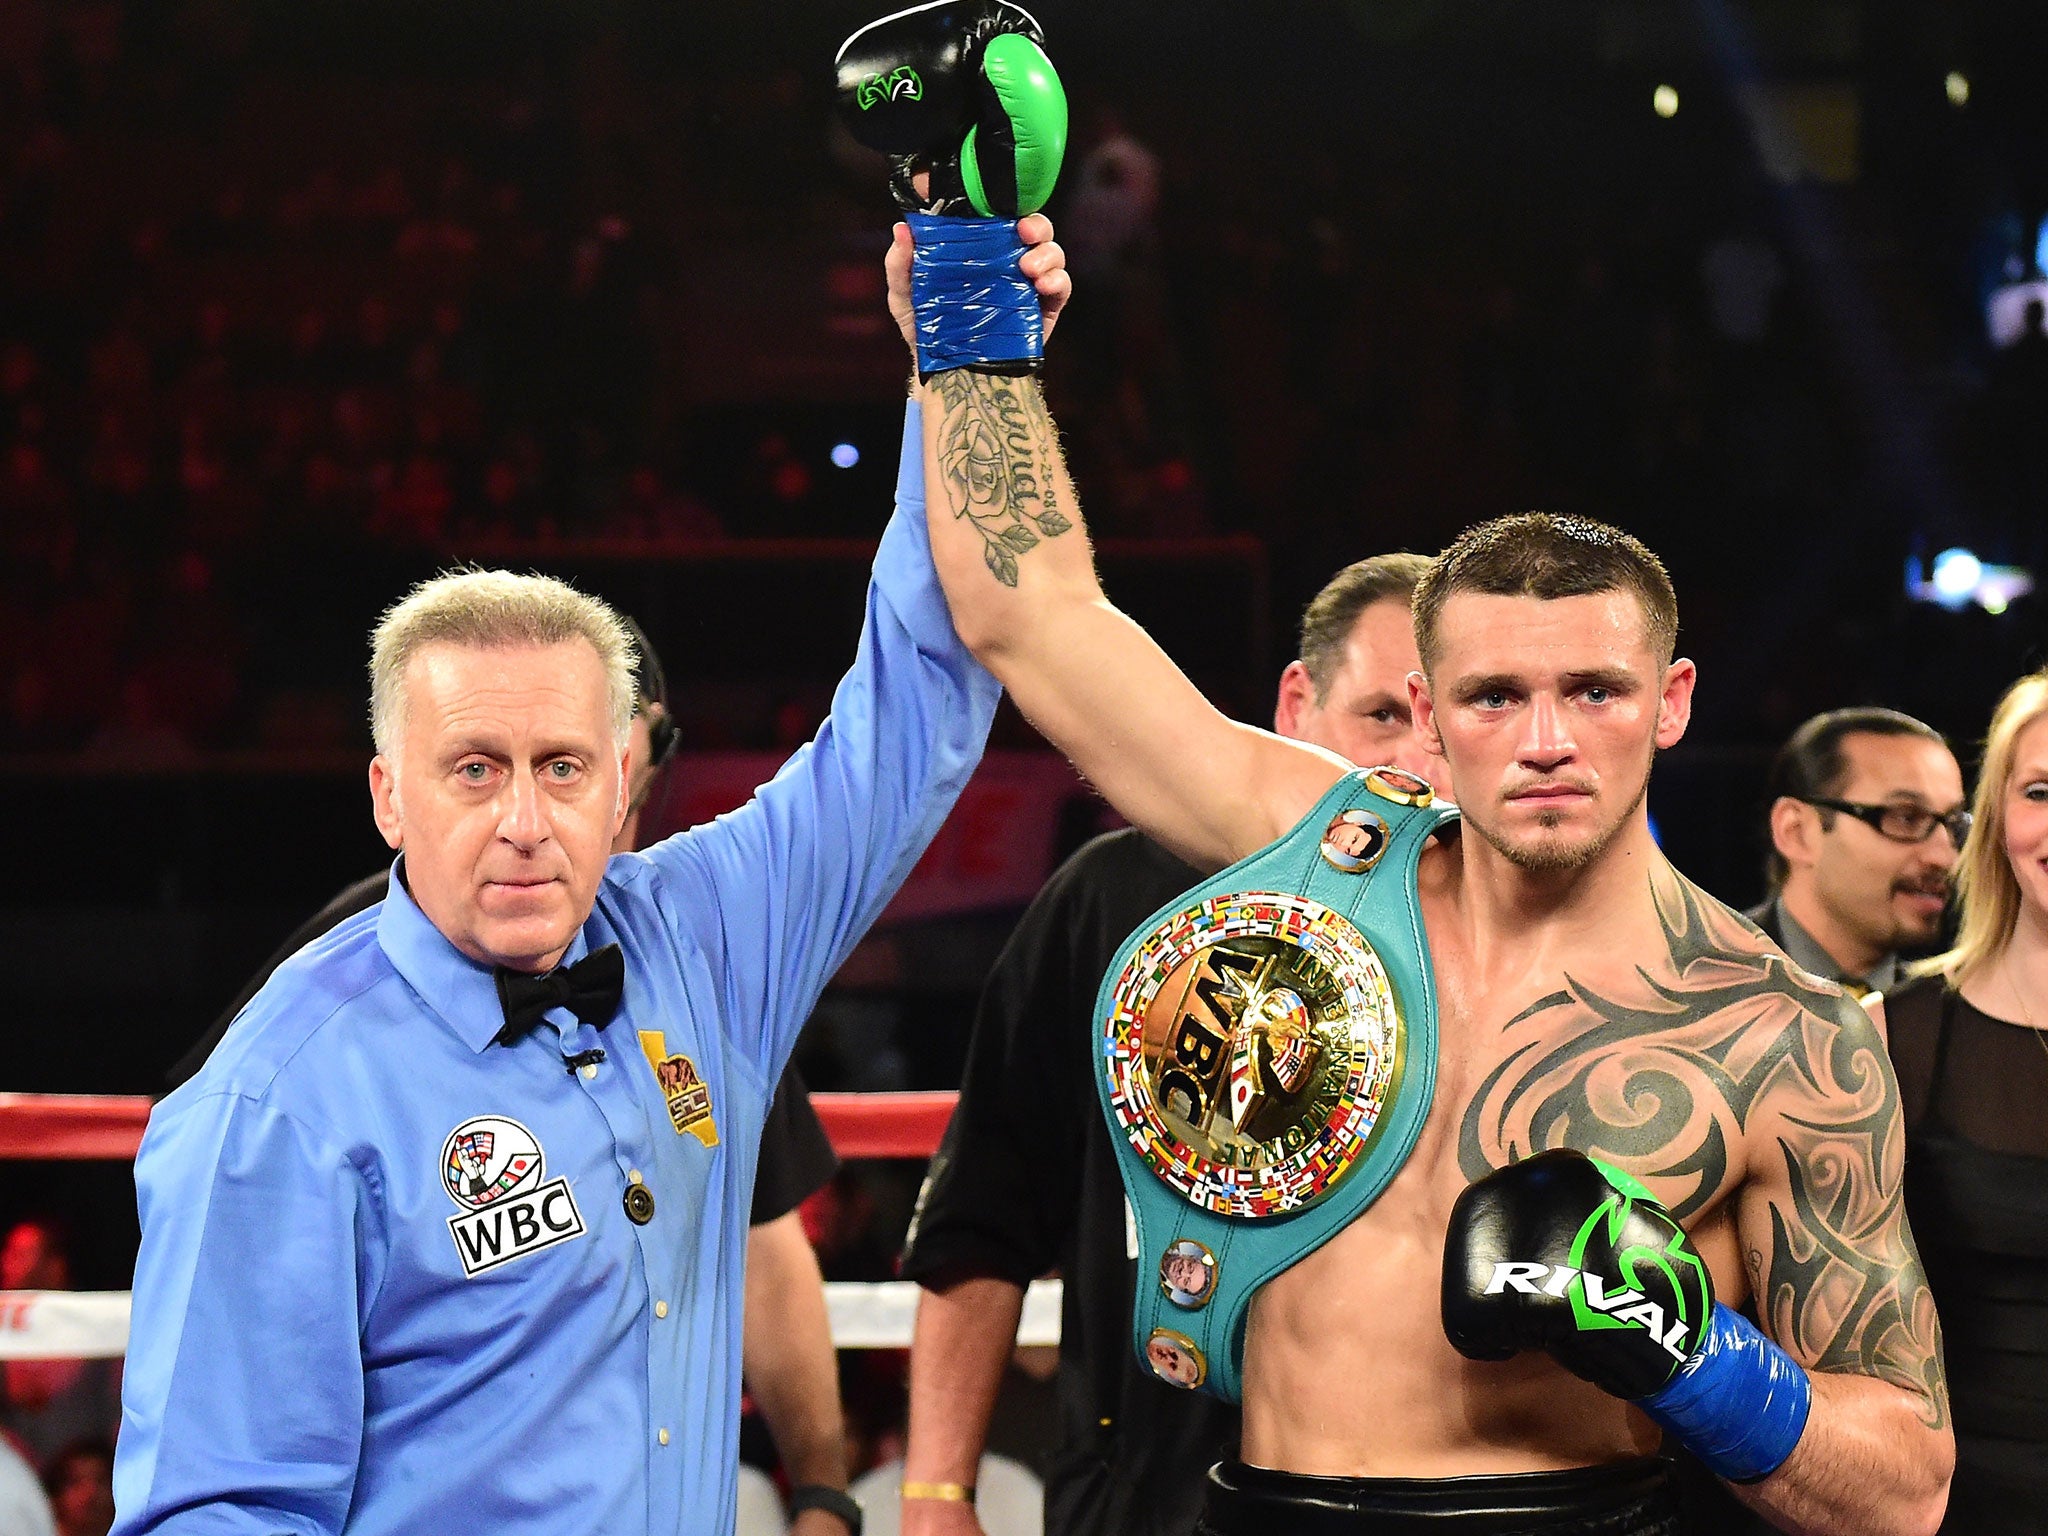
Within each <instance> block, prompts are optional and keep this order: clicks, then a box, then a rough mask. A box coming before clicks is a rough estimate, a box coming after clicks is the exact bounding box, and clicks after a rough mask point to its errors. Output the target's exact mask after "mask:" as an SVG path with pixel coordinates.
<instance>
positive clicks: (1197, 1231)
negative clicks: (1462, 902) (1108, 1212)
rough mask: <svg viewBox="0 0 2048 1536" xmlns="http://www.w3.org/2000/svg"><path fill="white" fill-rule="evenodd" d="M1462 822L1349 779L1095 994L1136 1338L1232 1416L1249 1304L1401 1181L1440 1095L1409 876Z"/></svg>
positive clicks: (1420, 794)
mask: <svg viewBox="0 0 2048 1536" xmlns="http://www.w3.org/2000/svg"><path fill="white" fill-rule="evenodd" d="M1456 815H1457V809H1456V807H1454V806H1449V805H1437V804H1435V803H1433V801H1432V798H1431V796H1430V792H1429V787H1428V786H1427V785H1426V784H1424V783H1423V782H1422V781H1421V780H1420V779H1417V778H1416V777H1415V776H1414V775H1412V774H1408V773H1404V772H1402V771H1401V770H1399V769H1394V768H1375V769H1371V770H1361V771H1358V772H1355V773H1350V774H1347V775H1345V777H1344V778H1342V779H1340V780H1339V781H1338V782H1337V783H1336V784H1335V785H1334V786H1333V787H1332V788H1331V789H1330V791H1329V793H1328V794H1326V795H1324V796H1323V798H1322V799H1321V800H1320V801H1318V802H1317V804H1316V807H1315V809H1314V810H1312V811H1310V812H1309V814H1308V815H1307V816H1305V817H1304V818H1303V819H1302V820H1301V822H1300V823H1299V824H1298V825H1297V826H1296V827H1295V828H1294V830H1293V831H1291V832H1289V833H1288V834H1287V835H1286V836H1285V837H1283V838H1281V839H1280V840H1279V841H1278V842H1276V843H1273V844H1271V845H1270V846H1268V847H1266V848H1263V849H1261V850H1260V851H1259V852H1257V853H1255V854H1253V855H1251V857H1249V858H1247V859H1242V860H1240V861H1239V862H1238V863H1236V864H1233V865H1231V866H1230V868H1228V869H1226V870H1224V871H1223V872H1222V873H1221V874H1218V875H1215V876H1213V877H1212V878H1210V879H1209V880H1206V881H1204V882H1203V883H1202V884H1200V885H1198V886H1196V887H1195V888H1194V889H1193V890H1192V891H1189V892H1188V893H1187V894H1186V895H1184V896H1181V897H1179V898H1178V899H1176V900H1175V901H1173V902H1172V903H1170V904H1169V905H1167V906H1166V907H1163V908H1161V909H1160V911H1159V912H1157V913H1156V914H1154V916H1153V917H1151V918H1150V919H1148V920H1147V921H1146V922H1145V923H1144V924H1143V925H1141V926H1140V927H1139V929H1138V930H1137V932H1135V933H1133V934H1132V935H1131V936H1130V938H1128V939H1126V940H1125V941H1124V943H1123V945H1122V946H1121V947H1120V948H1119V949H1118V951H1117V954H1116V959H1115V960H1114V962H1113V963H1112V964H1111V965H1110V968H1109V972H1108V974H1107V975H1106V976H1105V977H1104V978H1103V982H1102V989H1101V991H1100V992H1099V993H1097V995H1096V1001H1095V1012H1096V1018H1097V1019H1098V1020H1099V1021H1100V1026H1099V1027H1100V1032H1099V1036H1098V1039H1099V1043H1100V1046H1101V1050H1102V1055H1101V1057H1100V1069H1099V1070H1098V1071H1097V1073H1096V1086H1097V1090H1098V1092H1099V1093H1100V1095H1101V1098H1102V1108H1103V1113H1104V1114H1105V1115H1106V1116H1107V1117H1108V1119H1109V1127H1110V1140H1111V1141H1112V1142H1113V1143H1114V1144H1115V1146H1116V1151H1117V1163H1118V1167H1119V1169H1120V1170H1121V1172H1122V1174H1123V1179H1124V1189H1125V1191H1126V1192H1127V1193H1128V1194H1129V1196H1130V1201H1131V1208H1132V1211H1133V1213H1134V1214H1135V1218H1136V1222H1137V1242H1138V1280H1137V1287H1136V1291H1135V1297H1136V1305H1135V1308H1134V1315H1133V1317H1132V1323H1131V1326H1132V1340H1133V1342H1134V1344H1135V1345H1136V1347H1137V1350H1138V1354H1139V1357H1140V1358H1141V1359H1142V1360H1144V1361H1145V1363H1146V1365H1147V1366H1148V1367H1149V1368H1150V1369H1151V1371H1152V1372H1153V1373H1154V1374H1155V1375H1157V1376H1159V1377H1160V1378H1161V1379H1162V1380H1165V1381H1169V1382H1172V1383H1173V1384H1174V1385H1176V1386H1182V1387H1190V1388H1195V1387H1199V1388H1201V1389H1202V1390H1204V1391H1207V1392H1211V1393H1214V1394H1215V1395H1216V1396H1218V1397H1221V1398H1224V1399H1225V1400H1227V1401H1230V1402H1236V1401H1238V1400H1239V1397H1240V1394H1241V1383H1240V1374H1241V1372H1242V1369H1243V1362H1244V1329H1245V1318H1246V1315H1247V1314H1248V1313H1249V1312H1250V1310H1251V1302H1252V1297H1253V1295H1254V1294H1256V1293H1257V1291H1258V1289H1259V1287H1260V1286H1262V1285H1264V1284H1265V1283H1266V1282H1267V1281H1268V1280H1270V1279H1272V1278H1273V1276H1275V1275H1277V1274H1279V1273H1280V1271H1282V1270H1283V1269H1286V1268H1288V1267H1289V1266H1291V1265H1293V1264H1295V1263H1297V1262H1299V1261H1300V1260H1301V1259H1303V1258H1304V1257H1306V1256H1307V1255H1309V1254H1311V1253H1313V1252H1314V1251H1315V1250H1316V1249H1317V1248H1319V1247H1321V1246H1322V1245H1323V1244H1324V1243H1325V1242H1327V1241H1329V1239H1330V1238H1331V1237H1332V1236H1334V1235H1335V1234H1336V1233H1337V1232H1339V1231H1340V1230H1342V1229H1343V1227H1344V1226H1345V1225H1346V1224H1347V1223H1349V1222H1350V1221H1351V1220H1352V1218H1353V1217H1355V1216H1356V1215H1357V1214H1358V1213H1359V1212H1360V1211H1362V1210H1363V1209H1365V1207H1366V1206H1368V1205H1370V1204H1371V1203H1372V1201H1373V1200H1374V1199H1375V1198H1376V1197H1377V1196H1378V1195H1379V1193H1380V1191H1381V1190H1383V1189H1385V1188H1386V1186H1387V1183H1388V1181H1389V1180H1391V1179H1392V1178H1393V1177H1394V1175H1395V1174H1396V1173H1397V1172H1399V1171H1400V1168H1401V1165H1402V1163H1404V1162H1405V1161H1406V1160H1407V1158H1408V1154H1409V1152H1410V1151H1412V1150H1413V1149H1414V1146H1415V1138H1416V1137H1417V1135H1419V1134H1420V1133H1421V1130H1422V1122H1423V1120H1424V1119H1425V1118H1426V1117H1427V1116H1428V1113H1429V1106H1430V1100H1431V1097H1432V1095H1433V1094H1434V1092H1435V1087H1436V991H1435V985H1434V982H1433V981H1432V979H1431V976H1430V968H1429V951H1428V941H1427V939H1426V937H1425V935H1424V933H1423V928H1422V911H1421V905H1420V903H1419V901H1418V900H1417V897H1416V889H1415V872H1416V867H1417V865H1418V863H1419V861H1420V859H1421V855H1422V849H1423V845H1424V844H1425V843H1426V842H1427V841H1428V839H1429V837H1430V834H1431V833H1433V832H1435V831H1436V830H1437V828H1439V827H1441V826H1442V825H1443V824H1444V823H1445V822H1447V821H1450V820H1452V819H1453V818H1455V817H1456Z"/></svg>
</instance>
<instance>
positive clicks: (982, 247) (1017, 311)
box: [904, 213, 1045, 378]
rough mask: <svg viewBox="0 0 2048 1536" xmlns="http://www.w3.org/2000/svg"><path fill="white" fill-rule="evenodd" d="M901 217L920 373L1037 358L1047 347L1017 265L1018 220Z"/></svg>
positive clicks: (1034, 301) (1033, 294) (1020, 251)
mask: <svg viewBox="0 0 2048 1536" xmlns="http://www.w3.org/2000/svg"><path fill="white" fill-rule="evenodd" d="M904 217H905V218H906V219H908V220H909V221H910V233H911V238H912V239H913V240H915V241H916V243H917V254H916V256H915V258H914V259H913V260H912V261H911V264H910V299H911V303H912V304H913V305H914V306H915V308H916V311H917V371H918V374H919V376H920V377H923V378H929V377H930V376H931V375H933V374H935V373H943V372H945V371H946V370H947V369H948V368H972V367H975V366H977V365H980V364H989V363H1010V364H1016V363H1027V364H1036V363H1037V362H1038V360H1039V358H1040V357H1042V356H1043V355H1044V352H1045V324H1044V319H1043V317H1042V316H1041V314H1040V312H1039V307H1038V290H1037V289H1036V288H1034V287H1032V285H1031V280H1030V279H1029V278H1027V277H1026V276H1025V275H1024V273H1023V271H1022V269H1021V268H1019V266H1018V265H1017V263H1018V261H1019V260H1020V259H1021V258H1022V257H1023V255H1024V242H1023V241H1021V240H1019V239H1018V238H1017V221H1016V220H1015V219H956V218H951V217H948V216H946V215H943V214H932V213H906V214H905V215H904ZM1011 371H1015V372H1022V371H1024V370H1022V369H1013V370H1011Z"/></svg>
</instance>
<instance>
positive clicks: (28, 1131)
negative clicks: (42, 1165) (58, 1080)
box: [0, 1093, 150, 1160]
mask: <svg viewBox="0 0 2048 1536" xmlns="http://www.w3.org/2000/svg"><path fill="white" fill-rule="evenodd" d="M149 1105H150V1101H149V1100H148V1099H145V1098H139V1097H138V1098H112V1097H108V1096H106V1095H103V1094H85V1093H0V1157H47V1158H66V1159H79V1158H96V1157H104V1158H113V1159H117V1160H119V1159H127V1158H131V1157H133V1156H134V1155H135V1149H136V1148H137V1147H139V1146H141V1145H142V1128H143V1126H145V1125H147V1124H148V1123H149Z"/></svg>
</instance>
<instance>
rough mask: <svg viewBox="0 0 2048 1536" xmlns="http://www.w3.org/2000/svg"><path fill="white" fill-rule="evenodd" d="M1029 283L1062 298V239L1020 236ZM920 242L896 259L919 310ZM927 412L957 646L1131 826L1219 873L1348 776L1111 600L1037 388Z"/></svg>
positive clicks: (974, 386)
mask: <svg viewBox="0 0 2048 1536" xmlns="http://www.w3.org/2000/svg"><path fill="white" fill-rule="evenodd" d="M1019 228H1020V232H1021V234H1022V235H1023V237H1024V239H1025V240H1026V241H1027V242H1034V243H1033V248H1032V249H1031V250H1030V251H1028V252H1027V253H1026V255H1025V256H1024V258H1023V267H1024V272H1025V274H1026V275H1027V276H1029V277H1032V278H1033V279H1035V280H1036V281H1037V282H1038V285H1039V289H1040V293H1041V295H1042V296H1044V297H1045V298H1046V299H1047V300H1048V301H1049V307H1050V301H1053V300H1056V299H1059V298H1060V297H1062V296H1063V294H1064V291H1065V290H1064V286H1063V285H1059V286H1051V287H1049V286H1048V285H1049V282H1050V281H1051V280H1052V279H1057V278H1063V277H1064V273H1063V272H1062V271H1061V270H1060V268H1059V266H1058V264H1057V263H1058V261H1059V260H1061V259H1063V258H1058V257H1057V256H1056V254H1055V253H1056V251H1057V248H1056V247H1054V246H1052V245H1051V244H1050V239H1051V234H1052V227H1051V225H1050V224H1049V223H1047V222H1046V221H1045V220H1043V219H1040V218H1035V217H1034V218H1031V219H1026V220H1024V221H1023V222H1022V223H1021V225H1020V226H1019ZM908 242H909V236H908V234H907V233H905V232H903V231H902V230H901V229H900V228H899V230H898V234H897V237H896V244H895V246H894V247H893V248H892V250H891V252H890V255H889V261H888V266H889V276H890V282H891V290H892V299H894V300H895V301H897V309H898V317H899V319H903V318H904V317H905V316H906V315H907V314H908V309H907V302H908V300H907V295H908V269H909V264H910V247H909V243H908ZM915 388H916V393H917V396H918V398H919V399H920V400H921V401H922V402H923V404H924V433H925V476H926V488H927V509H928V512H927V515H928V517H929V522H930V528H931V541H932V554H933V558H934V559H935V561H936V562H937V565H938V570H939V579H940V581H941V583H942V584H943V585H944V587H945V590H946V598H947V601H948V603H949V604H950V606H951V608H952V611H953V622H954V624H955V626H956V627H957V628H958V629H959V631H960V637H961V639H963V640H964V641H966V643H967V645H968V648H969V649H970V650H972V651H973V652H974V654H975V655H976V656H977V657H978V658H979V659H980V660H981V662H982V664H983V665H984V666H986V667H987V668H988V669H989V670H990V671H991V672H993V673H994V674H995V675H996V676H997V677H998V678H1000V679H1001V680H1002V683H1003V685H1004V686H1005V687H1006V688H1008V689H1009V691H1010V695H1011V697H1012V698H1013V699H1015V700H1016V702H1017V706H1018V707H1019V708H1020V709H1021V710H1023V712H1024V714H1025V715H1026V716H1027V717H1028V718H1029V719H1030V720H1031V722H1032V724H1033V725H1035V726H1037V727H1038V729H1039V730H1040V731H1041V732H1042V733H1043V734H1044V735H1045V737H1046V738H1047V740H1049V741H1051V742H1052V743H1053V745H1054V746H1056V747H1058V748H1059V749H1060V750H1061V751H1062V752H1064V753H1066V755H1067V756H1068V757H1070V758H1071V759H1072V760H1073V762H1074V765H1075V767H1077V768H1078V769H1080V771H1081V772H1082V774H1083V775H1084V776H1086V777H1087V778H1088V780H1089V781H1090V782H1091V783H1093V784H1094V785H1095V786H1096V788H1097V789H1099V790H1100V791H1101V792H1102V794H1103V795H1104V797H1105V798H1107V799H1108V800H1109V802H1110V803H1111V804H1112V805H1114V806H1115V807H1116V808H1117V809H1118V810H1119V811H1121V812H1122V813H1123V814H1124V815H1125V816H1126V817H1128V818H1129V819H1130V820H1131V821H1132V822H1133V823H1134V824H1135V825H1137V826H1138V827H1140V828H1142V829H1143V830H1144V831H1146V832H1147V833H1149V834H1151V836H1153V837H1154V838H1156V839H1157V840H1158V841H1160V842H1161V843H1164V844H1165V845H1166V846H1167V847H1169V848H1171V849H1172V850H1173V851H1174V852H1176V853H1178V854H1180V855H1181V856H1182V857H1183V858H1185V859H1187V860H1189V861H1190V862H1191V863H1194V864H1196V865H1198V866H1202V867H1208V868H1214V867H1217V866H1219V865H1222V864H1226V863H1229V862H1231V861H1232V860H1234V859H1237V858H1241V857H1242V856H1244V855H1245V854H1247V853H1250V852H1252V851H1254V850H1255V849H1257V848H1260V847H1263V846H1264V845H1265V844H1266V843H1268V842H1271V841H1272V840H1273V839H1274V838H1276V837H1278V836H1279V835H1280V834H1281V833H1283V832H1285V831H1286V830H1287V829H1288V828H1289V827H1291V826H1293V825H1294V823H1295V822H1296V821H1297V820H1299V819H1300V817H1301V816H1302V815H1303V814H1304V813H1305V812H1306V811H1307V810H1308V808H1309V807H1310V806H1311V805H1313V804H1314V803H1315V801H1316V799H1317V797H1319V796H1320V795H1321V794H1322V793H1323V791H1324V790H1326V789H1328V788H1329V786H1330V785H1331V784H1332V783H1333V782H1335V780H1336V779H1337V777H1338V776H1339V775H1340V774H1342V773H1343V772H1344V771H1345V770H1346V769H1347V768H1348V766H1349V765H1348V764H1346V763H1344V762H1343V761H1342V760H1341V759H1339V758H1337V757H1334V756H1332V755H1331V754H1329V753H1326V752H1323V751H1321V750H1320V749H1318V748H1315V747H1310V746H1307V745H1305V744H1303V743H1300V742H1291V741H1285V740H1283V739H1282V738H1280V737H1278V736H1275V735H1273V734H1271V733H1270V732H1267V731H1262V730H1258V729H1256V728H1254V727H1252V726H1249V725H1243V724H1239V723H1238V722H1236V721H1233V720H1230V719H1227V718H1226V717H1225V716H1224V715H1222V714H1221V713H1220V712H1219V711H1218V710H1217V709H1216V708H1215V707H1214V706H1213V705H1211V704H1210V703H1209V701H1208V700H1207V699H1205V698H1204V697H1203V696H1202V695H1201V693H1200V692H1199V691H1198V690H1197V689H1196V688H1195V686H1194V684H1192V683H1191V682H1189V681H1188V679H1187V677H1186V676H1185V675H1184V674H1183V673H1182V672H1181V670H1180V668H1178V667H1177V666H1175V665H1174V664H1173V662H1172V660H1171V659H1169V658H1168V656H1167V655H1166V653H1165V652H1164V651H1162V650H1160V648H1159V646H1158V645H1157V644H1156V643H1155V642H1154V641H1153V639H1152V637H1151V636H1149V635H1148V634H1146V633H1145V631H1144V630H1142V629H1140V628H1139V627H1138V626H1137V625H1136V624H1134V623H1133V622H1131V620H1130V619H1129V618H1128V617H1126V616H1125V615H1124V614H1123V613H1121V612H1120V611H1119V610H1118V609H1117V608H1116V607H1115V606H1114V605H1113V604H1112V603H1110V601H1109V600H1108V599H1107V598H1106V597H1105V596H1104V595H1103V591H1102V585H1101V583H1100V581H1099V580H1098V579H1097V577H1096V573H1095V561H1094V556H1093V553H1092V551H1091V550H1090V548H1089V545H1088V534H1087V529H1086V526H1085V523H1084V520H1083V518H1082V515H1081V507H1080V502H1079V499H1078V498H1077V497H1076V495H1075V493H1074V485H1073V482H1072V480H1070V479H1069V478H1068V475H1067V469H1066V464H1065V462H1064V460H1063V458H1062V456H1061V454H1060V449H1059V440H1058V434H1057V432H1056V430H1055V429H1054V426H1053V422H1052V417H1051V414H1050V413H1049V412H1048V411H1047V409H1046V404H1045V397H1044V394H1043V393H1042V392H1041V390H1040V388H1039V385H1038V381H1037V379H1036V378H1035V377H1032V376H1029V375H1023V376H1006V375H998V374H990V373H983V372H979V371H977V370H974V369H969V368H957V369H951V370H949V371H946V372H943V373H936V374H933V375H932V376H931V378H930V379H929V380H928V381H927V382H925V383H923V384H920V385H917V386H915Z"/></svg>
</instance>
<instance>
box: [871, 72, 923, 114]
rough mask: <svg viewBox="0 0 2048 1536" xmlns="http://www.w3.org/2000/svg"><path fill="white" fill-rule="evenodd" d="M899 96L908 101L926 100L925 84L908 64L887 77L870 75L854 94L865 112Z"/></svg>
mask: <svg viewBox="0 0 2048 1536" xmlns="http://www.w3.org/2000/svg"><path fill="white" fill-rule="evenodd" d="M899 96H900V97H902V98H904V99H905V100H906V101H922V100H924V82H923V81H922V80H920V79H918V78H917V71H916V70H914V69H912V68H911V67H910V66H909V65H908V64H901V65H898V66H897V67H896V68H895V69H892V70H890V71H889V73H888V74H886V75H869V76H868V77H867V79H865V80H863V81H861V83H860V88H859V89H858V90H857V91H855V92H854V98H855V100H857V101H858V102H859V103H860V109H861V111H863V112H865V111H867V109H868V108H869V107H872V106H874V105H875V104H876V103H877V102H883V101H894V100H896V98H897V97H899Z"/></svg>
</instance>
